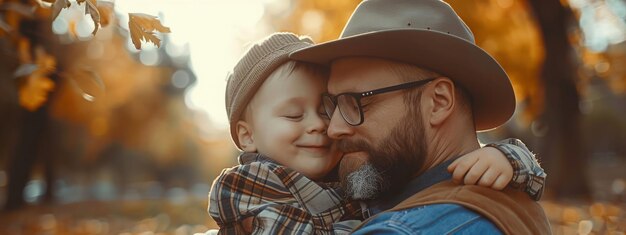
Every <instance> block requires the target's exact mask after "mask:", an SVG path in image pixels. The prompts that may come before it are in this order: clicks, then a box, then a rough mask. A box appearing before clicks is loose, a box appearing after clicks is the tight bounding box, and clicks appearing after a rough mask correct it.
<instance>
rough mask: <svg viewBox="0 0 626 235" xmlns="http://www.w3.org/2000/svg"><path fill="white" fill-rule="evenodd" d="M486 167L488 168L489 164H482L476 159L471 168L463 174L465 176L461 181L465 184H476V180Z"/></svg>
mask: <svg viewBox="0 0 626 235" xmlns="http://www.w3.org/2000/svg"><path fill="white" fill-rule="evenodd" d="M488 168H489V165H487V164H483V163H481V161H480V160H478V161H477V162H476V163H475V164H474V165H473V166H472V168H471V169H469V171H468V172H467V174H465V178H464V179H463V182H464V183H465V184H476V182H478V180H479V179H480V177H481V176H482V175H483V174H484V173H485V171H487V169H488Z"/></svg>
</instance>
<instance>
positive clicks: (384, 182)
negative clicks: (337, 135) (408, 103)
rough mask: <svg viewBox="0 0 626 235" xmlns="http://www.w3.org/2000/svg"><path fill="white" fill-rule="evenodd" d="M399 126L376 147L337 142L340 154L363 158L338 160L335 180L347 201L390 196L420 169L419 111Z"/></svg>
mask: <svg viewBox="0 0 626 235" xmlns="http://www.w3.org/2000/svg"><path fill="white" fill-rule="evenodd" d="M399 123H400V124H398V125H397V126H396V127H394V128H393V129H392V130H391V132H390V134H389V135H388V136H387V137H385V138H383V141H381V143H380V144H378V145H377V146H370V145H368V144H367V143H366V142H365V141H363V140H351V141H349V140H347V139H341V140H339V141H338V142H337V145H338V147H339V150H340V151H342V152H357V151H362V152H365V153H366V155H367V156H364V157H351V156H347V157H344V158H343V159H342V160H341V163H340V165H339V177H340V179H341V184H342V186H343V188H344V189H345V190H346V194H347V196H348V197H350V198H352V199H355V200H366V199H375V198H378V197H384V196H386V195H388V194H394V193H396V192H397V191H398V190H400V189H402V188H403V186H405V185H406V184H407V183H408V181H410V180H411V179H412V176H414V175H415V173H416V172H417V171H418V170H419V169H421V167H422V166H423V164H424V160H425V157H426V143H425V139H424V128H423V126H422V120H421V115H420V114H419V110H417V111H413V112H409V113H407V115H406V116H405V117H404V118H403V119H402V121H400V122H399ZM357 154H359V153H357Z"/></svg>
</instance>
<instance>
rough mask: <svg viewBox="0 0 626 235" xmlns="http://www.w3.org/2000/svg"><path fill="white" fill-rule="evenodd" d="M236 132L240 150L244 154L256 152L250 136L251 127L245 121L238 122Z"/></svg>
mask: <svg viewBox="0 0 626 235" xmlns="http://www.w3.org/2000/svg"><path fill="white" fill-rule="evenodd" d="M236 130H237V138H238V140H239V146H240V147H241V149H242V150H243V151H244V152H249V153H254V152H256V151H257V150H256V145H255V144H254V137H253V136H252V134H253V133H252V126H250V124H249V123H247V122H245V121H238V122H237V128H236Z"/></svg>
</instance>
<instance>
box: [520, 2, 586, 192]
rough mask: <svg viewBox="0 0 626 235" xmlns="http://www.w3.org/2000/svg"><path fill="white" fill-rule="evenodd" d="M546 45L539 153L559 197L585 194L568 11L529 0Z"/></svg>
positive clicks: (549, 185) (555, 4)
mask: <svg viewBox="0 0 626 235" xmlns="http://www.w3.org/2000/svg"><path fill="white" fill-rule="evenodd" d="M529 3H530V6H531V8H532V10H533V11H534V14H535V18H536V19H537V22H538V25H539V28H540V30H541V33H542V38H543V42H544V48H545V61H544V64H543V68H542V73H541V77H542V80H543V83H544V92H545V96H544V97H545V106H544V111H543V115H542V121H543V122H544V123H545V124H546V128H548V129H547V133H546V136H545V137H544V140H543V146H542V147H540V149H539V156H540V157H541V159H542V160H543V167H544V168H545V170H546V172H547V173H548V179H547V193H548V194H553V195H554V196H556V197H557V198H572V199H589V196H590V191H589V185H588V182H587V179H588V178H587V173H586V172H587V171H586V169H585V166H586V160H587V159H586V154H585V153H586V152H585V150H586V149H585V147H584V145H583V144H584V142H583V141H582V138H581V137H582V136H581V128H580V120H581V115H580V111H579V108H578V102H579V96H578V91H577V89H576V65H575V63H574V60H573V58H574V57H573V55H572V53H573V52H574V51H573V48H572V46H571V44H570V43H569V41H568V37H567V29H568V27H569V26H570V25H569V24H568V23H569V19H571V18H570V17H571V16H572V15H571V12H570V10H569V9H567V8H565V7H563V6H562V5H561V3H560V2H559V0H529Z"/></svg>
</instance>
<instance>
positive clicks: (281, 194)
mask: <svg viewBox="0 0 626 235" xmlns="http://www.w3.org/2000/svg"><path fill="white" fill-rule="evenodd" d="M293 173H295V172H292V171H291V170H289V169H286V168H282V167H277V166H276V165H272V164H261V163H259V162H254V163H251V164H246V165H240V166H238V167H235V168H231V169H227V170H224V171H223V172H222V174H220V176H219V177H218V178H217V179H216V180H215V181H214V182H213V186H212V187H211V192H210V194H209V199H210V202H209V214H210V215H211V217H213V219H214V220H215V221H216V222H217V224H218V225H219V226H220V233H225V234H251V233H252V234H278V233H281V234H283V233H296V232H298V231H308V232H309V233H314V232H316V231H317V230H318V229H321V230H326V229H330V231H332V230H338V229H337V228H334V227H330V228H328V227H326V226H324V227H323V228H321V227H319V226H315V224H314V221H316V219H313V217H314V216H316V215H313V214H311V213H310V212H309V211H307V210H306V209H305V208H299V207H296V205H299V206H302V204H305V202H304V201H302V200H305V201H306V202H308V203H307V204H308V205H313V206H314V204H312V203H314V202H318V203H320V200H319V198H309V196H310V195H311V194H313V195H322V194H324V193H323V192H320V193H311V192H312V191H311V190H312V188H311V187H312V184H310V183H308V184H307V183H306V182H304V181H307V182H310V180H309V179H308V178H306V177H304V176H298V175H294V174H293ZM318 197H319V196H318ZM323 203H328V204H329V205H330V203H331V200H323ZM339 206H344V205H343V204H341V205H337V207H339ZM345 206H347V205H345ZM316 208H318V209H319V208H322V207H316ZM342 208H343V207H342ZM346 208H348V207H346ZM338 211H340V210H339V209H335V210H333V212H335V213H333V215H332V216H333V218H335V217H336V218H339V214H336V212H338ZM321 214H325V212H324V213H321ZM326 216H328V215H326ZM326 216H325V217H326ZM318 217H319V218H318ZM316 218H317V220H319V219H320V218H321V217H320V216H317V217H316ZM324 222H328V221H324ZM287 224H288V225H289V226H286V225H287ZM291 230H293V231H291ZM339 230H341V231H344V230H343V229H339ZM349 231H350V230H349V229H348V230H345V232H346V233H347V232H349ZM335 232H337V231H335Z"/></svg>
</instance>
